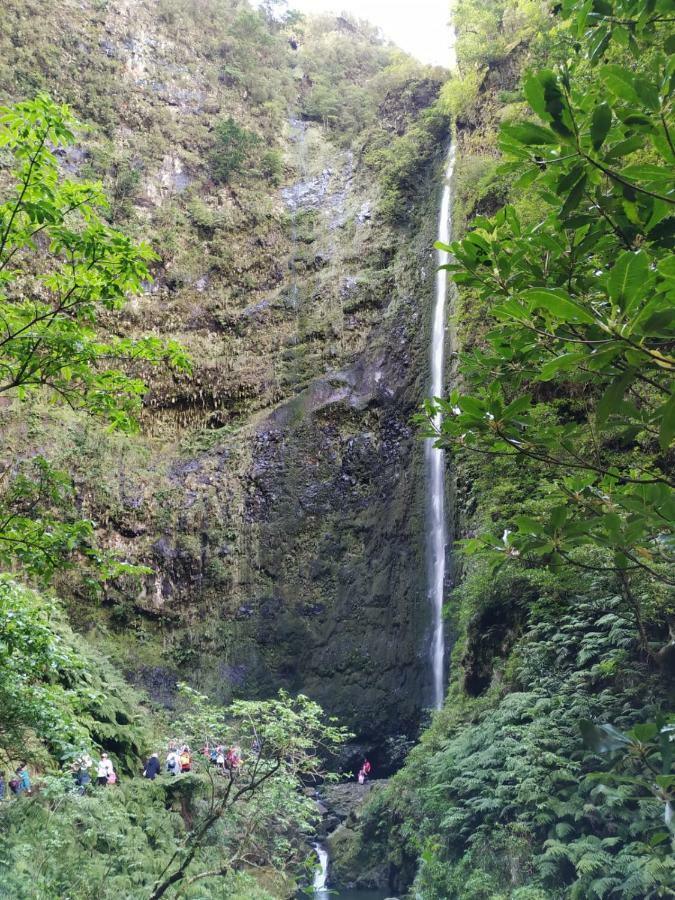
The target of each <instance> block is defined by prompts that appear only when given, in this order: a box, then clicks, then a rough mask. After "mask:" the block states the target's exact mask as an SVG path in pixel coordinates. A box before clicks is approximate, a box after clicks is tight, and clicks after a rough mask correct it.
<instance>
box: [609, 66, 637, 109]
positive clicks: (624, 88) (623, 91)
mask: <svg viewBox="0 0 675 900" xmlns="http://www.w3.org/2000/svg"><path fill="white" fill-rule="evenodd" d="M600 78H601V79H602V81H603V82H604V83H605V85H606V86H607V87H608V88H609V90H610V91H611V92H612V93H613V94H614V95H615V96H616V97H619V98H620V99H621V100H628V101H629V102H630V103H635V102H639V98H638V94H637V91H636V89H635V86H634V84H633V75H632V73H631V72H629V71H628V69H624V68H623V67H622V66H617V65H610V66H603V67H602V68H601V69H600Z"/></svg>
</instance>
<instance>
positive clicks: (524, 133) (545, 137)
mask: <svg viewBox="0 0 675 900" xmlns="http://www.w3.org/2000/svg"><path fill="white" fill-rule="evenodd" d="M502 134H505V135H507V136H508V137H510V138H512V139H513V140H516V141H518V142H519V143H520V144H525V145H526V146H538V145H541V144H558V143H559V139H558V138H557V137H556V135H555V134H553V132H552V131H551V129H550V128H542V126H541V125H535V124H534V123H533V122H513V123H509V124H505V125H502Z"/></svg>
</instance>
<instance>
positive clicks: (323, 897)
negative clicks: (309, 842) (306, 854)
mask: <svg viewBox="0 0 675 900" xmlns="http://www.w3.org/2000/svg"><path fill="white" fill-rule="evenodd" d="M313 846H314V850H315V851H316V855H317V856H318V857H319V866H320V868H319V869H317V871H316V873H315V874H314V881H313V883H312V887H313V889H314V898H315V900H328V898H329V896H330V895H329V892H328V889H327V888H326V882H327V881H328V851H327V850H325V849H324V848H323V847H322V846H321V844H314V845H313Z"/></svg>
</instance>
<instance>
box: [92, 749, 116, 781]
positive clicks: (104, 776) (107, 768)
mask: <svg viewBox="0 0 675 900" xmlns="http://www.w3.org/2000/svg"><path fill="white" fill-rule="evenodd" d="M96 776H97V777H96V783H97V784H108V782H109V781H110V779H111V778H114V777H115V770H114V769H113V764H112V762H111V761H110V759H109V757H108V754H107V753H101V759H100V760H99V763H98V766H97V767H96Z"/></svg>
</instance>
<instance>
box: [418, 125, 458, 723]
mask: <svg viewBox="0 0 675 900" xmlns="http://www.w3.org/2000/svg"><path fill="white" fill-rule="evenodd" d="M454 170H455V141H454V140H453V142H452V144H451V145H450V151H449V153H448V159H447V163H446V167H445V178H444V182H443V194H442V197H441V208H440V212H439V216H438V240H439V241H440V242H441V243H443V244H447V243H448V242H449V240H450V234H451V227H452V223H451V214H450V200H451V188H452V176H453V174H454ZM437 253H438V257H437V262H438V265H439V266H443V265H445V264H446V263H447V262H448V259H449V255H448V253H447V251H445V250H438V251H437ZM447 293H448V273H447V271H446V270H445V269H439V270H438V272H437V273H436V292H435V298H434V313H433V321H432V327H431V386H430V395H431V396H432V397H441V396H442V395H443V382H444V377H443V376H444V371H445V320H446V311H445V308H446V299H447ZM433 425H434V428H435V429H439V428H440V426H441V415H440V413H436V415H435V416H434V419H433ZM425 461H426V470H427V480H426V481H427V483H426V488H427V510H428V512H427V517H428V523H427V535H426V540H427V578H428V585H429V601H430V603H431V623H432V638H431V669H432V673H433V705H434V708H435V709H440V708H441V706H442V705H443V695H444V689H445V629H444V627H443V585H444V582H445V563H446V560H445V550H446V543H447V528H446V522H445V460H444V453H443V451H442V450H440V449H439V448H437V447H434V440H433V438H427V440H426V443H425Z"/></svg>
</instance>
